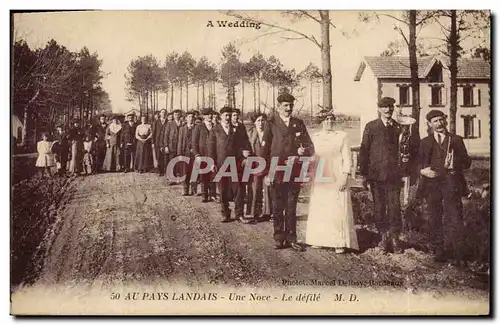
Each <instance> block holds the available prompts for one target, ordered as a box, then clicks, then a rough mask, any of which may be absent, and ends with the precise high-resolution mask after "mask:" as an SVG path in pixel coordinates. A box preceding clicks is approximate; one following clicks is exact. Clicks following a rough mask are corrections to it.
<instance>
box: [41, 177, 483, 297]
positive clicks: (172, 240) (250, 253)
mask: <svg viewBox="0 0 500 325" xmlns="http://www.w3.org/2000/svg"><path fill="white" fill-rule="evenodd" d="M72 183H73V184H72V187H73V188H74V190H73V191H68V192H67V193H66V194H64V195H65V196H66V197H65V198H64V199H62V200H61V202H63V205H62V206H60V207H59V210H58V213H57V218H56V223H55V224H54V225H53V226H52V227H51V228H49V229H48V230H47V234H46V237H45V240H44V242H43V244H42V246H43V247H44V251H45V252H46V253H45V256H40V257H39V259H40V261H39V263H41V267H40V268H39V269H40V270H41V272H40V274H38V276H37V279H38V280H37V283H38V284H44V285H45V284H63V283H75V282H76V283H80V284H85V285H88V286H106V285H110V284H111V285H112V284H117V283H127V282H134V281H140V282H147V283H151V284H153V285H154V283H155V282H157V281H165V280H168V281H169V282H171V283H178V284H182V285H201V284H206V283H213V284H226V285H232V286H244V285H253V286H280V285H286V283H285V281H296V280H298V281H309V280H318V281H331V280H343V281H345V282H346V283H347V282H349V283H351V284H353V285H354V286H355V285H356V283H359V282H361V281H370V280H374V281H381V280H385V281H392V282H394V283H399V284H402V286H403V287H404V288H414V289H428V288H432V289H433V290H445V291H448V290H462V289H466V288H468V289H471V290H472V289H473V288H476V289H484V288H485V287H486V286H487V285H486V284H485V283H482V282H480V281H478V280H477V279H475V278H473V277H471V275H470V274H468V273H467V272H463V271H460V270H458V269H455V268H453V267H450V266H446V265H443V264H436V263H434V262H432V260H431V259H430V256H428V255H426V254H424V253H422V252H419V251H416V250H414V249H408V250H407V251H406V252H405V254H403V255H392V254H390V255H383V254H381V253H380V252H379V251H378V250H376V249H368V250H366V251H364V252H363V253H361V254H346V255H336V254H335V253H334V252H333V251H331V250H317V249H307V250H306V251H305V252H302V253H297V252H294V251H293V250H291V249H286V250H275V249H274V248H273V244H274V242H273V239H272V223H270V222H261V223H259V224H256V225H242V224H240V223H238V222H231V223H221V222H220V215H219V209H218V205H217V204H216V203H205V204H203V203H201V199H200V197H198V196H193V197H183V196H181V195H180V194H181V190H182V189H181V186H180V185H177V186H167V183H166V180H165V179H164V178H160V177H158V176H157V175H155V174H137V173H128V174H113V173H109V174H99V175H93V176H89V177H79V178H76V179H74V180H73V182H72ZM306 212H307V206H306V204H305V203H299V209H298V214H299V222H298V231H299V241H300V240H302V239H303V235H304V230H305V223H306V219H307V216H306ZM358 233H359V235H360V241H363V236H365V235H366V232H364V233H363V232H362V231H360V232H358Z"/></svg>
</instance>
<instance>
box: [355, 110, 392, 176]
mask: <svg viewBox="0 0 500 325" xmlns="http://www.w3.org/2000/svg"><path fill="white" fill-rule="evenodd" d="M400 133H401V129H400V125H399V124H397V123H396V122H395V121H393V126H392V128H387V127H386V126H385V125H384V122H382V120H381V119H380V118H378V119H376V120H373V121H371V122H368V124H366V126H365V130H364V132H363V139H362V141H361V148H360V150H359V165H360V173H361V175H362V176H364V177H366V178H367V179H368V180H371V181H378V182H386V181H387V182H400V181H401V177H402V173H401V170H400V167H399V134H400Z"/></svg>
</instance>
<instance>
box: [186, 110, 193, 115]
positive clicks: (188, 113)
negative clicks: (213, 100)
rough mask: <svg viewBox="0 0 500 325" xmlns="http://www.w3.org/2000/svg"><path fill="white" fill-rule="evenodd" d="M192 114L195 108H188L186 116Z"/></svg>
mask: <svg viewBox="0 0 500 325" xmlns="http://www.w3.org/2000/svg"><path fill="white" fill-rule="evenodd" d="M190 114H191V115H194V110H192V109H190V110H188V111H187V112H186V116H187V115H190Z"/></svg>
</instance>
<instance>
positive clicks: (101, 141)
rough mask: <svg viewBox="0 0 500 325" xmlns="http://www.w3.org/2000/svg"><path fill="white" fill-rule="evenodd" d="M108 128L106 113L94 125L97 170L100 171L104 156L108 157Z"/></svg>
mask: <svg viewBox="0 0 500 325" xmlns="http://www.w3.org/2000/svg"><path fill="white" fill-rule="evenodd" d="M107 128H108V123H106V115H101V116H100V117H99V123H98V124H97V125H96V126H95V127H94V132H93V133H94V137H95V139H96V148H97V150H96V151H97V156H96V166H95V170H96V171H97V172H100V171H101V169H102V165H103V163H104V158H105V157H106V139H105V138H106V129H107Z"/></svg>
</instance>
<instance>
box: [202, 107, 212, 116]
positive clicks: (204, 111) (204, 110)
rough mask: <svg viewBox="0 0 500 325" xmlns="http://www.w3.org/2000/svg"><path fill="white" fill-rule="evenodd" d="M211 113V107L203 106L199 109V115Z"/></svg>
mask: <svg viewBox="0 0 500 325" xmlns="http://www.w3.org/2000/svg"><path fill="white" fill-rule="evenodd" d="M212 113H213V111H212V109H211V108H204V109H202V110H201V115H210V114H212Z"/></svg>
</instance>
